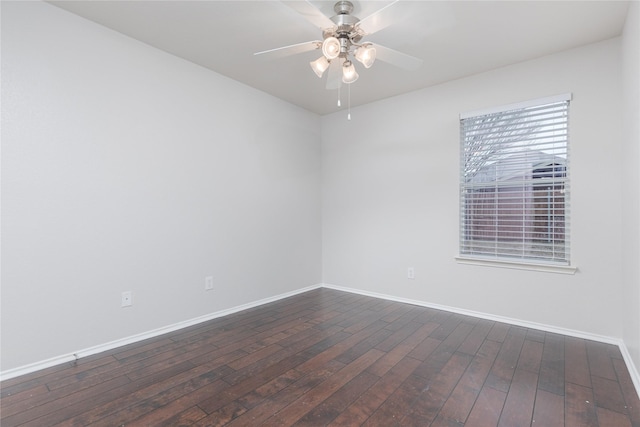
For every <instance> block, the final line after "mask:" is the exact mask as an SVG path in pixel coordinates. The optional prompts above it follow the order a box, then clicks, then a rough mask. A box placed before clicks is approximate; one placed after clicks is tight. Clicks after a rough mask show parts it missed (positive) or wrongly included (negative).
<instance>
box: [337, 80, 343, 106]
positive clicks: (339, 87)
mask: <svg viewBox="0 0 640 427" xmlns="http://www.w3.org/2000/svg"><path fill="white" fill-rule="evenodd" d="M340 86H342V85H340ZM340 86H338V107H340V105H341V104H340V98H341V97H340Z"/></svg>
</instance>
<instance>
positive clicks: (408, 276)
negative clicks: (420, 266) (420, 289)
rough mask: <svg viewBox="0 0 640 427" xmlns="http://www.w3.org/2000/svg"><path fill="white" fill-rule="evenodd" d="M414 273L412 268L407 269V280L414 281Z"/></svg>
mask: <svg viewBox="0 0 640 427" xmlns="http://www.w3.org/2000/svg"><path fill="white" fill-rule="evenodd" d="M415 278H416V272H415V271H414V270H413V267H409V268H407V279H415Z"/></svg>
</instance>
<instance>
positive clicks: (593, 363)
mask: <svg viewBox="0 0 640 427" xmlns="http://www.w3.org/2000/svg"><path fill="white" fill-rule="evenodd" d="M586 347H587V359H588V361H589V372H591V375H592V376H596V377H600V378H606V379H609V380H614V381H617V380H618V377H617V376H616V371H615V370H614V369H613V362H612V361H611V353H610V350H609V349H610V348H611V346H610V345H607V344H604V343H599V342H595V341H587V342H586Z"/></svg>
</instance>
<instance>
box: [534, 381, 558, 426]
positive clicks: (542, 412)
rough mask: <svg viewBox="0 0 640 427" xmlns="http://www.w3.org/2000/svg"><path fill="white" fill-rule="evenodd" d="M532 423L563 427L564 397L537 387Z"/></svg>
mask: <svg viewBox="0 0 640 427" xmlns="http://www.w3.org/2000/svg"><path fill="white" fill-rule="evenodd" d="M532 425H536V426H544V427H564V397H562V396H558V395H557V394H553V393H550V392H548V391H545V390H541V389H538V391H537V393H536V401H535V406H534V407H533V423H532Z"/></svg>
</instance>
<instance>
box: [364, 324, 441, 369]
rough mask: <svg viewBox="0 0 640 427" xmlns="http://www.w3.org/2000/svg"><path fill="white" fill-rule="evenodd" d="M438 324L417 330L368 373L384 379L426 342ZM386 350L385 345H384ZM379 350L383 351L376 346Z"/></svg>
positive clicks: (427, 325)
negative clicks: (408, 355) (400, 362)
mask: <svg viewBox="0 0 640 427" xmlns="http://www.w3.org/2000/svg"><path fill="white" fill-rule="evenodd" d="M437 326H438V325H437V324H436V323H426V324H424V325H422V327H420V328H418V329H417V330H415V331H414V332H413V333H412V334H410V335H409V336H407V337H406V338H405V339H404V340H402V341H401V342H399V343H398V344H397V345H396V346H394V347H393V348H391V349H390V350H387V351H386V354H385V355H384V356H382V357H381V358H380V359H379V360H378V361H377V362H376V363H374V364H373V365H371V366H370V367H369V368H368V371H369V372H371V373H372V374H374V375H377V376H378V377H382V376H383V375H384V374H386V373H387V372H388V371H389V370H390V369H391V368H393V367H394V366H395V365H396V364H397V363H398V362H399V361H400V360H402V359H404V357H405V356H406V355H407V354H409V353H410V352H411V351H412V350H413V349H414V348H416V347H417V346H418V344H420V343H421V342H422V341H424V340H425V339H426V338H427V337H428V336H429V334H430V333H431V332H433V331H434V330H435V329H436V328H437ZM382 347H383V348H384V343H383V345H382ZM376 348H377V349H378V350H382V348H380V347H379V346H376Z"/></svg>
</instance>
